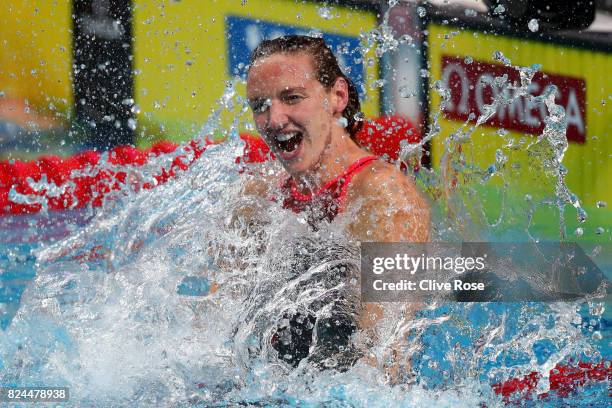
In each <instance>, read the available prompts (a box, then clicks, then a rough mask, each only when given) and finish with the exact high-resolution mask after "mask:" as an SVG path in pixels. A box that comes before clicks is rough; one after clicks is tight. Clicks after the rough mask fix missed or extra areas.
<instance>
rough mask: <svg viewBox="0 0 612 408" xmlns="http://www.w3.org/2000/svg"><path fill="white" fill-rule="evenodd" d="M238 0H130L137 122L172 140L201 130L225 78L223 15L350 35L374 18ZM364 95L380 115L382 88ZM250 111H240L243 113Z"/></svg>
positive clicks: (284, 2) (310, 5)
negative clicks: (161, 128) (324, 14)
mask: <svg viewBox="0 0 612 408" xmlns="http://www.w3.org/2000/svg"><path fill="white" fill-rule="evenodd" d="M242 3H243V1H241V0H218V1H217V0H210V1H200V0H182V1H180V2H175V1H160V0H134V5H135V7H134V34H135V47H134V48H135V68H136V70H137V71H136V72H137V75H136V76H135V99H136V102H137V103H138V104H139V106H140V108H141V111H142V114H141V115H140V119H141V120H139V121H140V122H141V123H142V122H143V121H149V123H150V122H153V123H157V124H160V123H163V124H164V126H165V127H166V134H167V135H168V136H169V137H170V138H174V139H175V140H185V139H187V138H190V137H193V136H194V135H195V134H196V133H197V132H198V131H199V130H200V128H201V126H202V125H203V124H204V122H205V121H206V119H207V117H208V116H209V115H210V113H211V110H212V109H215V108H216V107H217V106H218V105H217V103H216V101H217V99H218V98H219V97H221V95H222V94H223V92H224V89H225V82H226V81H227V80H229V79H230V77H229V76H228V73H227V61H226V59H227V49H228V48H227V47H228V44H227V43H228V39H227V38H225V29H224V17H225V16H226V15H228V14H232V15H236V16H243V17H248V18H251V19H261V20H263V21H266V22H276V23H281V24H286V25H292V26H300V27H304V28H305V29H306V30H310V29H313V28H314V29H318V30H321V31H324V32H332V33H336V34H345V35H351V36H358V35H359V33H360V32H361V31H367V30H370V29H371V28H373V27H374V26H375V25H376V16H375V14H374V13H371V12H365V11H360V10H353V9H349V8H341V7H337V8H334V9H333V12H332V13H333V14H337V16H336V17H334V18H332V19H330V20H326V19H324V18H322V17H321V16H319V14H318V13H317V9H318V8H319V7H321V5H322V4H320V3H319V4H315V3H314V2H309V1H307V2H303V1H299V2H298V1H294V0H248V1H246V2H244V5H243V4H242ZM188 61H189V62H188ZM367 76H368V80H369V81H373V80H375V79H377V78H378V67H377V65H373V66H371V67H368V68H367ZM236 90H237V92H238V94H240V95H243V96H244V95H245V87H244V84H238V85H237V87H236ZM368 94H369V100H368V101H367V102H366V103H365V104H364V106H363V107H364V111H365V113H366V115H377V114H378V112H379V93H378V91H369V90H368ZM234 117H235V114H234V113H231V112H229V113H226V114H225V115H224V118H225V120H224V124H225V125H226V126H227V125H228V124H229V123H231V120H232V119H233V118H234ZM248 117H249V114H248V113H247V114H245V119H248ZM244 128H245V126H244V125H242V126H241V129H244ZM145 133H146V132H145ZM217 136H218V135H217ZM147 142H148V141H147V140H146V138H145V140H144V143H147Z"/></svg>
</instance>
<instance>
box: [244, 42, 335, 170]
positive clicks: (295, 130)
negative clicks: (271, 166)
mask: <svg viewBox="0 0 612 408" xmlns="http://www.w3.org/2000/svg"><path fill="white" fill-rule="evenodd" d="M247 98H248V100H249V104H250V105H251V108H252V109H253V119H254V121H255V125H256V126H257V130H258V131H259V133H260V134H261V135H262V136H263V137H264V139H265V141H266V143H267V144H268V145H269V146H270V147H271V149H272V151H274V153H275V154H276V155H277V157H279V158H280V160H281V162H282V164H283V165H284V166H285V168H286V169H287V170H288V171H289V172H291V173H294V174H295V173H304V172H307V171H309V170H312V169H314V168H315V167H316V166H317V164H319V163H320V161H321V157H322V155H323V153H324V151H325V148H326V147H327V145H328V144H329V143H330V141H331V132H332V126H333V124H334V123H335V122H336V119H335V116H334V115H336V116H338V109H339V107H338V106H337V105H338V104H337V101H336V98H333V96H332V92H330V91H327V90H326V89H325V88H324V87H323V85H321V83H320V82H319V81H318V80H317V78H316V76H315V72H314V66H313V63H312V58H311V57H310V55H308V54H305V53H299V54H273V55H271V56H269V57H265V58H262V59H260V60H258V61H256V62H255V64H253V66H252V67H251V69H250V71H249V76H248V79H247ZM342 109H344V108H343V107H342ZM340 112H341V111H340Z"/></svg>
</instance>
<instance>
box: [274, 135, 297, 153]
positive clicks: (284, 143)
mask: <svg viewBox="0 0 612 408" xmlns="http://www.w3.org/2000/svg"><path fill="white" fill-rule="evenodd" d="M303 138H304V135H303V134H302V132H286V133H277V134H276V135H274V144H275V145H276V147H277V148H278V149H279V150H281V151H283V152H287V153H291V152H293V151H295V149H297V148H298V146H299V145H300V143H301V142H302V139H303Z"/></svg>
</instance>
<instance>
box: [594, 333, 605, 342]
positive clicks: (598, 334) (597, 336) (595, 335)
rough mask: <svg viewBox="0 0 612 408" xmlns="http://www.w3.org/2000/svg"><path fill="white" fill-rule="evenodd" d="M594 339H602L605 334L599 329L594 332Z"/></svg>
mask: <svg viewBox="0 0 612 408" xmlns="http://www.w3.org/2000/svg"><path fill="white" fill-rule="evenodd" d="M592 337H593V340H595V341H598V340H601V339H602V338H603V336H602V335H601V333H600V332H599V331H595V332H593V336H592Z"/></svg>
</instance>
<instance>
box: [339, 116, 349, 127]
mask: <svg viewBox="0 0 612 408" xmlns="http://www.w3.org/2000/svg"><path fill="white" fill-rule="evenodd" d="M338 124H339V125H340V126H342V127H343V128H345V127H347V126H348V120H346V118H345V117H344V116H342V117H341V118H340V119H338Z"/></svg>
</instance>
